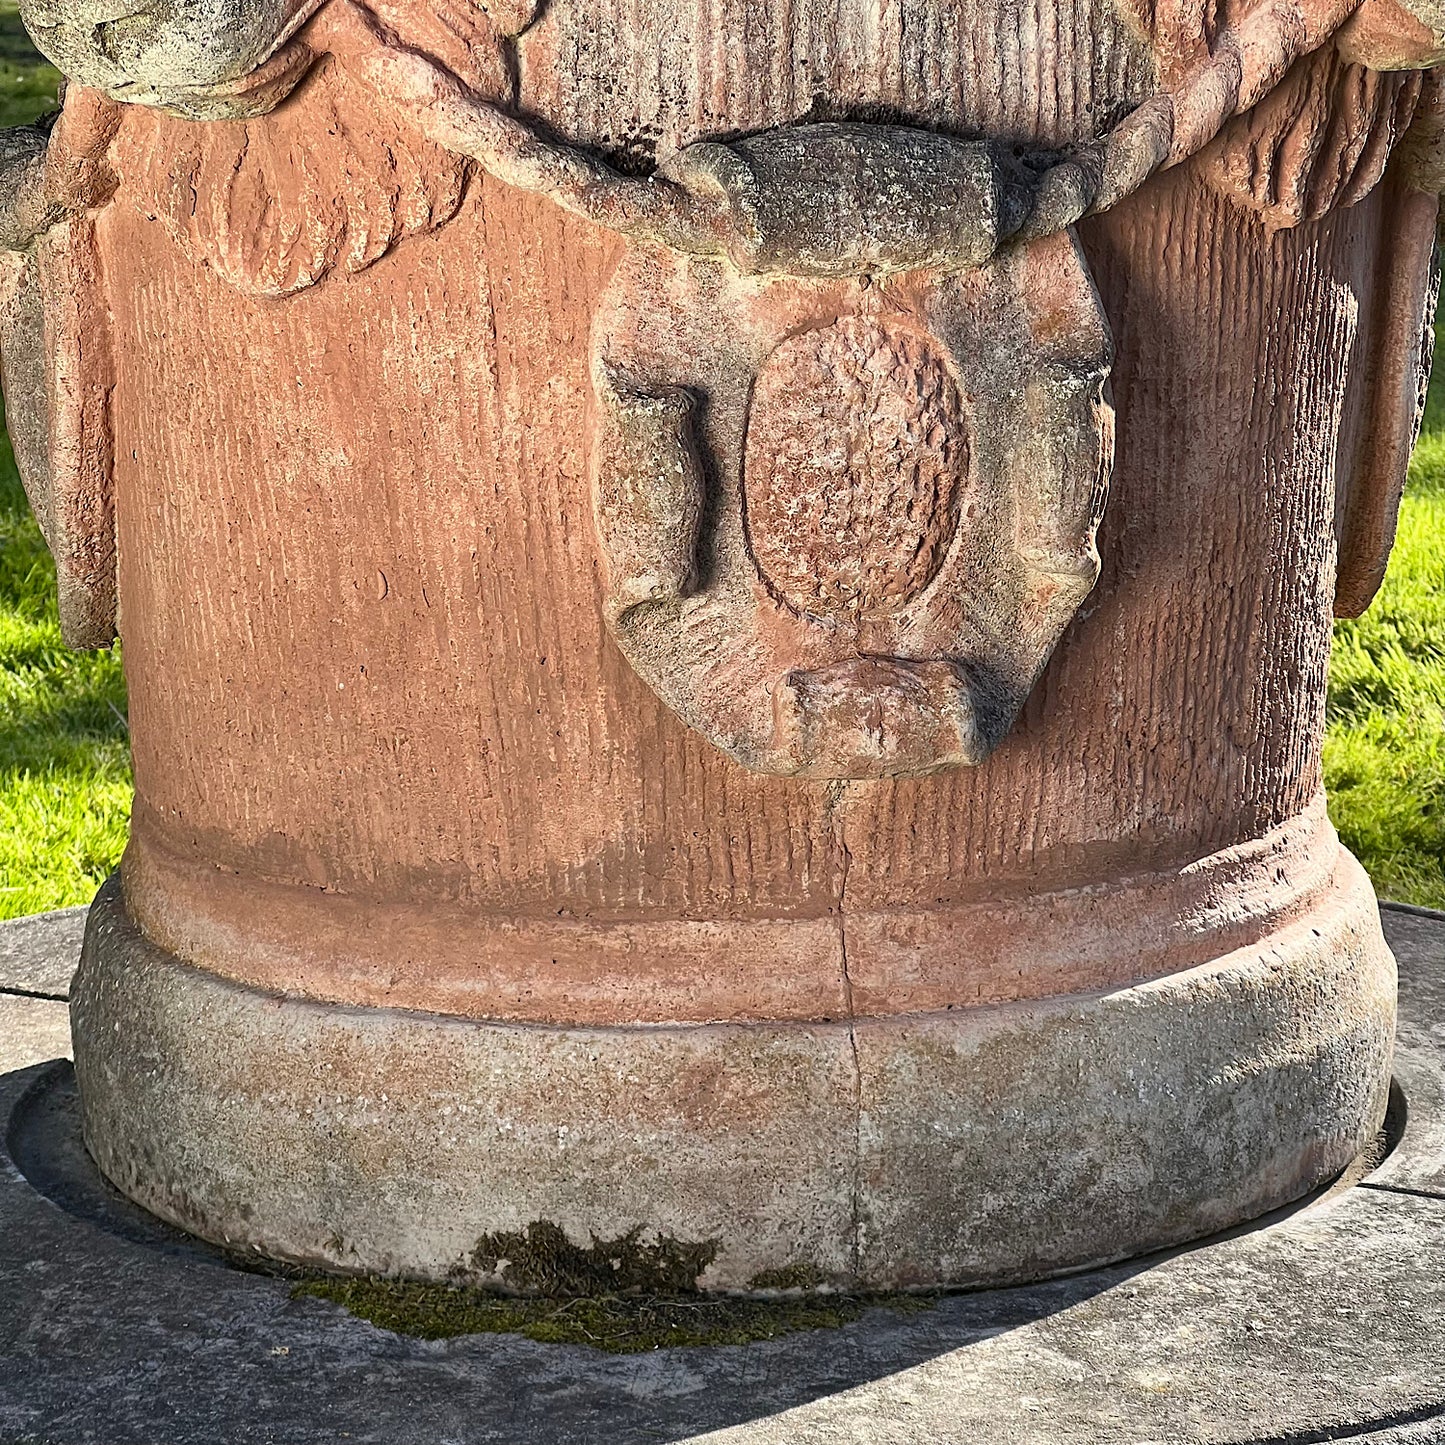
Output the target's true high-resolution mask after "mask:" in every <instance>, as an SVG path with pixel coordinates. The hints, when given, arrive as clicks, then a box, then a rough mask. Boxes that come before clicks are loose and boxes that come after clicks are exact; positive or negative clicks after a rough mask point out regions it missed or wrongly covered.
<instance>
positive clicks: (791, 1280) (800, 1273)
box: [748, 1264, 823, 1289]
mask: <svg viewBox="0 0 1445 1445" xmlns="http://www.w3.org/2000/svg"><path fill="white" fill-rule="evenodd" d="M822 1283H823V1271H822V1270H821V1269H819V1268H818V1266H817V1265H815V1264H787V1265H784V1266H783V1267H782V1268H781V1269H764V1270H759V1271H758V1273H757V1274H755V1275H754V1276H753V1277H752V1278H751V1279H750V1280H749V1281H748V1287H749V1288H750V1289H817V1288H818V1286H819V1285H821V1284H822Z"/></svg>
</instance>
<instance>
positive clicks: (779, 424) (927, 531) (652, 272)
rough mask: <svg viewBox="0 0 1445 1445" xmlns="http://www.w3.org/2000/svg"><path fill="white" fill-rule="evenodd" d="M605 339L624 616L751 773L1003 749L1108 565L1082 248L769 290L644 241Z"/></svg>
mask: <svg viewBox="0 0 1445 1445" xmlns="http://www.w3.org/2000/svg"><path fill="white" fill-rule="evenodd" d="M594 342H595V347H596V363H595V369H596V376H597V383H598V389H599V395H600V397H601V401H602V422H601V425H600V428H599V433H600V434H599V437H598V442H597V448H596V494H595V495H596V503H597V512H598V527H599V535H600V537H601V540H602V544H603V549H604V552H605V554H606V557H607V561H608V574H609V603H608V616H609V621H610V623H611V625H612V628H613V631H614V634H615V636H616V637H617V640H618V642H619V644H620V645H621V647H622V649H623V651H624V652H625V653H626V655H627V656H628V658H629V659H630V660H631V661H632V663H633V665H634V666H635V667H636V668H637V669H638V671H639V672H640V673H641V674H642V676H643V677H644V678H645V679H646V680H647V682H648V683H649V684H650V685H651V686H652V687H653V688H654V690H655V691H656V692H657V693H658V694H659V696H661V697H662V698H663V699H664V701H666V702H667V703H668V705H669V706H671V707H672V708H673V709H674V710H675V711H676V712H677V713H678V714H679V716H681V717H682V718H683V719H684V720H685V721H686V722H688V723H689V724H690V725H691V726H692V727H694V728H696V729H697V730H698V731H699V732H701V733H703V734H704V736H706V737H708V738H709V739H710V740H711V741H712V742H714V743H715V744H717V746H719V747H720V748H722V749H723V750H724V751H725V752H727V753H729V754H730V755H731V756H733V757H734V758H736V759H737V760H738V761H739V762H742V763H743V764H745V765H746V766H748V767H750V768H754V769H756V770H759V771H763V772H771V773H781V774H786V775H791V776H800V777H828V778H870V777H891V776H903V775H910V774H918V773H927V772H932V771H935V770H937V769H939V768H944V767H951V766H957V765H960V764H973V763H978V762H980V761H982V760H983V758H984V757H986V756H987V755H988V753H989V752H990V751H992V749H993V748H994V747H996V746H997V744H998V743H999V742H1000V740H1001V739H1002V737H1003V735H1004V734H1005V733H1006V732H1007V730H1008V728H1009V727H1010V726H1011V725H1012V723H1013V721H1014V719H1015V717H1016V716H1017V714H1018V711H1019V709H1020V708H1021V706H1022V704H1023V702H1024V699H1025V698H1026V697H1027V696H1028V693H1029V691H1030V690H1031V689H1032V687H1033V684H1034V682H1035V680H1036V678H1037V676H1038V674H1039V671H1040V670H1041V668H1042V667H1043V665H1044V663H1045V662H1046V661H1047V659H1048V657H1049V654H1050V653H1051V651H1052V650H1053V647H1054V645H1055V644H1056V642H1057V641H1058V638H1059V636H1060V635H1061V633H1062V632H1063V629H1064V628H1065V627H1066V626H1067V624H1068V622H1069V620H1070V619H1071V618H1072V616H1073V615H1074V612H1075V610H1076V609H1077V607H1078V605H1079V603H1080V602H1081V601H1082V600H1083V598H1084V597H1085V596H1086V595H1087V594H1088V592H1089V590H1090V588H1091V587H1092V586H1093V584H1094V581H1095V579H1096V577H1097V575H1098V554H1097V552H1096V551H1095V546H1094V535H1095V530H1096V528H1097V526H1098V522H1099V519H1100V516H1101V515H1102V511H1103V505H1104V500H1105V495H1106V491H1107V486H1108V477H1109V471H1110V467H1111V464H1112V456H1113V434H1112V411H1111V409H1110V407H1109V404H1108V401H1107V399H1106V396H1105V387H1106V381H1107V376H1108V370H1109V365H1110V361H1111V349H1110V341H1109V334H1108V327H1107V325H1106V323H1105V321H1104V318H1103V315H1102V313H1101V311H1100V309H1099V304H1098V300H1097V297H1096V296H1095V294H1094V289H1093V286H1092V283H1091V282H1090V280H1089V278H1088V274H1087V272H1086V270H1085V267H1084V263H1083V259H1082V256H1081V254H1080V253H1079V251H1078V248H1077V245H1076V243H1075V242H1074V240H1073V237H1072V236H1071V235H1069V234H1064V235H1059V236H1055V237H1051V238H1049V239H1047V240H1045V241H1039V242H1034V243H1032V244H1030V245H1027V246H1015V247H1011V248H1009V249H1007V250H1005V251H1004V252H1003V253H1002V254H1001V255H1000V256H999V257H998V258H997V259H996V260H994V261H992V262H990V263H989V264H987V265H986V266H983V267H981V268H978V269H974V270H941V269H937V268H928V269H923V270H913V271H908V272H901V273H896V274H892V275H883V276H878V277H873V276H868V275H863V276H853V277H848V278H844V279H835V278H813V279H804V278H800V277H776V276H775V277H769V278H766V279H759V278H747V277H744V276H741V275H739V274H738V272H737V271H736V270H735V269H734V268H732V267H730V266H727V265H726V264H723V263H718V262H710V261H703V260H694V259H689V258H686V257H681V256H678V255H676V254H674V253H669V252H666V251H663V250H661V249H657V248H646V249H645V248H641V247H638V248H635V249H634V250H633V251H632V252H631V253H630V254H629V256H628V257H627V259H626V260H625V261H624V262H623V265H622V268H621V269H620V271H619V273H618V275H617V277H616V278H615V279H614V282H613V285H612V288H611V291H610V294H609V297H608V300H607V304H606V306H605V308H604V311H603V313H602V315H601V316H600V318H599V321H598V324H597V327H596V330H595V333H594Z"/></svg>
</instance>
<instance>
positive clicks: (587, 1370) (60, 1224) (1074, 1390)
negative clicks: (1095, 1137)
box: [0, 912, 1445, 1445]
mask: <svg viewBox="0 0 1445 1445" xmlns="http://www.w3.org/2000/svg"><path fill="white" fill-rule="evenodd" d="M1402 918H1407V919H1408V920H1409V921H1408V922H1401V919H1402ZM1386 927H1387V932H1388V933H1389V934H1390V937H1391V942H1392V944H1393V945H1394V947H1395V948H1396V951H1397V953H1398V955H1399V958H1400V965H1401V982H1402V1025H1401V1030H1400V1037H1401V1052H1400V1058H1401V1070H1400V1077H1401V1079H1402V1081H1403V1082H1404V1085H1405V1087H1406V1091H1407V1095H1408V1100H1407V1102H1408V1104H1409V1109H1408V1122H1407V1124H1406V1127H1405V1131H1404V1135H1403V1138H1402V1139H1401V1141H1400V1144H1399V1146H1398V1147H1397V1149H1396V1150H1395V1152H1394V1154H1393V1155H1392V1156H1391V1158H1390V1159H1389V1160H1388V1161H1387V1162H1386V1165H1385V1167H1384V1168H1383V1169H1382V1170H1380V1171H1377V1172H1376V1173H1375V1174H1373V1175H1370V1176H1368V1177H1366V1178H1365V1179H1364V1180H1363V1181H1362V1182H1361V1183H1360V1184H1359V1185H1358V1186H1356V1187H1348V1188H1345V1187H1342V1188H1339V1189H1337V1190H1335V1191H1333V1192H1330V1193H1328V1194H1326V1195H1325V1196H1323V1197H1321V1198H1319V1199H1316V1200H1314V1201H1311V1202H1309V1203H1307V1204H1306V1205H1304V1206H1302V1207H1299V1208H1297V1209H1295V1210H1293V1211H1285V1212H1282V1214H1281V1215H1280V1216H1278V1217H1276V1218H1275V1219H1274V1220H1272V1221H1271V1222H1269V1223H1267V1224H1265V1225H1264V1226H1262V1227H1257V1228H1251V1229H1245V1230H1241V1231H1238V1232H1236V1233H1234V1234H1233V1235H1231V1236H1228V1237H1225V1238H1222V1239H1218V1240H1215V1241H1212V1242H1210V1243H1208V1244H1205V1245H1202V1246H1199V1247H1196V1248H1193V1249H1187V1250H1181V1251H1176V1252H1174V1253H1172V1254H1168V1255H1164V1256H1156V1257H1153V1258H1150V1259H1145V1260H1141V1261H1135V1262H1132V1263H1129V1264H1124V1265H1119V1266H1116V1267H1114V1268H1111V1269H1106V1270H1099V1271H1095V1272H1093V1273H1090V1274H1087V1275H1081V1276H1076V1277H1074V1278H1071V1279H1065V1280H1054V1281H1050V1282H1047V1283H1045V1284H1041V1285H1036V1286H1032V1287H1027V1288H1021V1289H1014V1290H998V1291H991V1292H987V1293H979V1294H972V1295H958V1296H953V1297H950V1298H946V1299H944V1300H942V1301H941V1302H940V1303H938V1304H937V1306H936V1307H935V1308H933V1309H931V1310H927V1311H924V1312H921V1313H918V1314H913V1315H897V1314H892V1313H888V1312H883V1311H877V1312H873V1313H871V1314H870V1315H868V1316H867V1317H865V1318H864V1319H863V1320H861V1321H859V1322H857V1323H856V1324H854V1325H850V1326H847V1327H845V1328H843V1329H840V1330H823V1331H816V1332H811V1333H807V1334H798V1335H792V1336H788V1337H785V1338H783V1339H780V1340H775V1341H771V1342H768V1343H764V1344H756V1345H749V1346H743V1347H719V1348H711V1349H697V1348H693V1349H683V1350H664V1351H657V1352H655V1353H652V1354H648V1355H641V1356H609V1355H603V1354H599V1353H597V1352H594V1351H591V1350H588V1349H585V1348H582V1347H578V1346H549V1345H541V1344H535V1343H533V1342H531V1341H528V1340H525V1339H521V1338H518V1337H514V1336H504V1335H480V1336H470V1337H462V1338H458V1339H453V1340H442V1341H436V1342H426V1341H420V1340H414V1339H408V1338H405V1337H401V1336H396V1335H392V1334H389V1333H387V1332H385V1331H382V1330H379V1329H376V1328H374V1327H373V1326H371V1325H368V1324H366V1323H364V1322H362V1321H360V1320H357V1319H354V1318H352V1317H351V1316H349V1315H347V1314H346V1313H345V1312H344V1311H342V1310H341V1309H339V1308H338V1307H336V1306H334V1305H331V1304H329V1303H326V1302H324V1301H321V1300H317V1299H312V1298H302V1299H292V1298H291V1295H290V1289H289V1286H288V1285H287V1283H286V1282H285V1281H284V1280H279V1279H275V1278H270V1277H267V1276H263V1275H255V1274H249V1273H245V1272H242V1271H239V1270H237V1269H235V1268H233V1267H231V1266H230V1265H228V1264H227V1263H226V1262H225V1260H224V1259H223V1258H222V1257H221V1256H219V1255H218V1254H216V1253H215V1252H214V1251H211V1250H208V1249H206V1248H205V1247H203V1246H199V1245H196V1244H194V1243H192V1242H190V1241H189V1240H187V1239H186V1238H185V1237H184V1236H182V1235H180V1234H178V1233H176V1232H175V1231H170V1230H167V1229H165V1228H164V1227H163V1226H161V1225H159V1224H156V1223H155V1222H154V1221H152V1220H150V1219H149V1217H148V1216H145V1215H143V1214H142V1213H141V1212H140V1211H139V1210H136V1209H135V1208H134V1207H133V1206H130V1205H129V1204H128V1203H126V1202H125V1201H123V1200H121V1199H120V1198H119V1197H118V1196H116V1195H115V1194H114V1193H113V1191H109V1190H108V1188H107V1187H106V1186H105V1185H104V1184H103V1183H102V1182H101V1181H100V1180H99V1179H98V1178H97V1177H96V1176H95V1174H94V1170H93V1168H92V1167H91V1166H90V1165H89V1162H88V1159H87V1156H86V1155H85V1153H84V1150H83V1146H82V1145H81V1143H80V1140H79V1137H78V1130H77V1128H76V1126H75V1122H74V1121H75V1097H74V1087H73V1076H72V1075H71V1073H70V1070H69V1068H68V1066H67V1065H64V1064H56V1065H49V1066H41V1067H36V1068H32V1069H26V1070H21V1071H19V1072H12V1073H10V1074H8V1075H6V1076H5V1077H3V1078H0V1137H3V1139H4V1141H5V1144H4V1149H3V1150H0V1442H17V1445H18V1442H22V1441H24V1442H29V1445H40V1442H49V1445H88V1442H96V1445H127V1442H145V1445H191V1442H197V1445H200V1442H204V1445H217V1442H232V1441H234V1442H245V1445H249V1442H253V1441H254V1442H278V1445H310V1442H318V1445H319V1442H326V1445H334V1442H338V1441H344V1440H350V1441H358V1442H376V1445H412V1442H415V1445H453V1442H455V1445H472V1442H492V1441H498V1442H502V1441H505V1442H516V1445H526V1442H547V1445H564V1442H565V1445H572V1442H576V1445H590V1442H598V1445H601V1442H604V1441H605V1442H608V1445H633V1442H636V1445H643V1442H658V1441H683V1440H696V1441H709V1442H714V1445H835V1442H838V1445H841V1442H847V1445H855V1442H856V1445H925V1442H926V1445H934V1442H939V1445H953V1442H957V1445H964V1442H967V1445H1035V1442H1037V1445H1126V1442H1127V1445H1139V1442H1168V1445H1176V1442H1178V1445H1184V1442H1201V1445H1202V1442H1209V1445H1309V1442H1314V1441H1325V1440H1331V1439H1351V1440H1374V1441H1381V1442H1384V1441H1389V1442H1391V1445H1422V1442H1442V1441H1445V1192H1437V1191H1435V1190H1433V1189H1431V1188H1428V1187H1420V1186H1419V1184H1418V1183H1410V1184H1404V1183H1401V1182H1399V1181H1400V1180H1402V1179H1404V1178H1409V1179H1411V1180H1413V1181H1420V1180H1424V1181H1426V1182H1427V1184H1428V1182H1429V1181H1431V1180H1433V1179H1435V1178H1437V1177H1439V1176H1440V1174H1441V1172H1442V1170H1445V1148H1442V1144H1445V1113H1439V1112H1437V1109H1438V1106H1437V1103H1435V1102H1432V1101H1445V1070H1442V1065H1441V1059H1442V1053H1441V1050H1440V1048H1439V1042H1440V1041H1445V920H1441V919H1417V918H1414V917H1412V916H1409V915H1399V914H1395V913H1393V912H1392V913H1390V914H1389V915H1387V918H1386ZM1391 1171H1394V1172H1393V1173H1392V1172H1391ZM1392 1180H1393V1181H1394V1182H1392Z"/></svg>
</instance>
